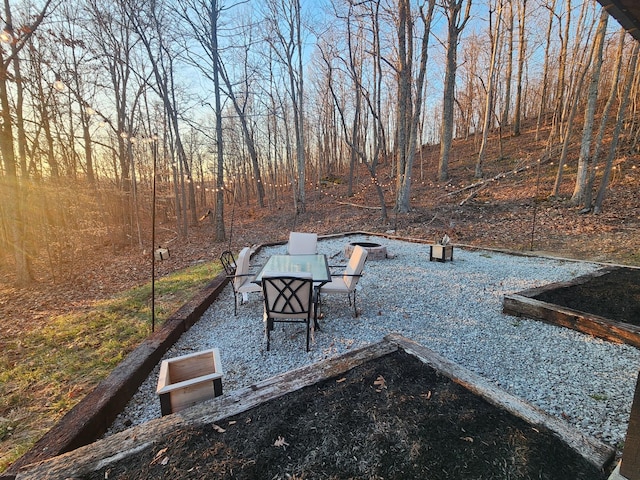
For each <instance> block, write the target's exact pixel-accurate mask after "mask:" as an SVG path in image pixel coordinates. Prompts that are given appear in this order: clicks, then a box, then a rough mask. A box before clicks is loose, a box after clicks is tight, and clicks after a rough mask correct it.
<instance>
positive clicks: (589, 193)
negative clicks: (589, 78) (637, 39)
mask: <svg viewBox="0 0 640 480" xmlns="http://www.w3.org/2000/svg"><path fill="white" fill-rule="evenodd" d="M626 36H627V32H626V31H625V29H624V28H622V29H620V34H619V38H620V40H619V43H618V52H617V55H616V65H615V67H614V74H613V79H612V81H611V89H610V91H609V98H607V103H606V104H605V106H604V109H603V111H602V115H601V118H600V128H599V129H598V135H597V136H596V140H595V143H594V146H593V155H591V162H590V165H589V182H588V185H587V188H586V191H585V199H584V204H585V208H589V209H591V203H592V201H593V186H594V184H595V181H596V165H597V163H598V160H599V159H600V150H601V149H602V140H603V138H604V134H605V131H606V128H607V124H608V122H609V112H611V108H612V107H613V104H614V102H615V100H616V96H617V93H618V85H619V83H620V71H621V70H622V59H623V57H624V56H623V52H624V41H625V37H626Z"/></svg>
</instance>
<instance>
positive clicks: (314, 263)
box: [253, 255, 331, 284]
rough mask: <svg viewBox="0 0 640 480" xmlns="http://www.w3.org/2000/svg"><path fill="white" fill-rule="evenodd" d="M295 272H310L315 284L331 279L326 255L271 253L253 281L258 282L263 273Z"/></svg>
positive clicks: (288, 273) (280, 273)
mask: <svg viewBox="0 0 640 480" xmlns="http://www.w3.org/2000/svg"><path fill="white" fill-rule="evenodd" d="M295 273H310V274H311V278H312V279H313V283H316V284H323V283H327V282H330V281H331V272H330V271H329V264H328V263H327V257H326V255H272V256H271V257H270V258H269V260H267V263H265V264H264V266H263V267H262V269H261V270H260V272H258V275H256V278H255V279H254V280H253V281H254V282H255V283H258V284H259V283H260V282H261V281H262V276H263V275H265V274H268V275H290V274H295Z"/></svg>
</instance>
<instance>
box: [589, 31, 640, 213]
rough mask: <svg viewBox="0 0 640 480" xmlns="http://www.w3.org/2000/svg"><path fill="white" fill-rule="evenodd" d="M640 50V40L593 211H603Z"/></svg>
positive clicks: (627, 80) (629, 69) (630, 66)
mask: <svg viewBox="0 0 640 480" xmlns="http://www.w3.org/2000/svg"><path fill="white" fill-rule="evenodd" d="M639 51H640V42H635V43H634V45H633V51H632V52H631V59H630V61H629V67H628V68H627V78H626V80H625V83H624V89H623V91H622V93H621V98H620V106H619V107H618V116H617V118H616V124H615V127H614V129H613V134H612V135H611V145H609V154H608V156H607V161H606V163H605V167H604V173H603V174H602V180H601V181H600V187H599V188H598V195H597V196H596V201H595V203H594V205H593V213H595V214H599V213H602V204H603V203H604V198H605V195H606V193H607V188H608V187H609V178H610V177H611V169H612V167H613V160H614V158H615V153H616V149H617V147H618V140H619V138H620V132H621V131H622V125H623V124H624V119H625V114H626V110H627V105H628V104H629V92H630V91H631V86H632V85H633V82H634V79H635V76H636V75H637V71H636V67H637V65H638V52H639Z"/></svg>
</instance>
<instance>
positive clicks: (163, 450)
mask: <svg viewBox="0 0 640 480" xmlns="http://www.w3.org/2000/svg"><path fill="white" fill-rule="evenodd" d="M165 453H167V448H166V447H165V448H162V449H160V450H158V453H156V456H155V457H153V460H151V463H150V464H149V465H155V464H156V463H158V461H159V460H160V457H162V456H163V455H164V454H165ZM168 462H169V457H164V458H163V459H162V462H160V465H166V464H167V463H168Z"/></svg>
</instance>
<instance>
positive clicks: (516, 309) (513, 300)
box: [502, 294, 640, 348]
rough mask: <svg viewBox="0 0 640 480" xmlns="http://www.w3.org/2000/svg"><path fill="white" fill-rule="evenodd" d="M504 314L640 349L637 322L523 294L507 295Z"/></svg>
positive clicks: (639, 332)
mask: <svg viewBox="0 0 640 480" xmlns="http://www.w3.org/2000/svg"><path fill="white" fill-rule="evenodd" d="M502 313H505V314H507V315H514V316H518V317H526V318H532V319H534V320H541V321H543V322H546V323H549V324H551V325H557V326H561V327H566V328H570V329H572V330H576V331H578V332H581V333H585V334H587V335H592V336H594V337H598V338H602V339H604V340H608V341H610V342H615V343H625V344H627V345H631V346H633V347H636V348H640V328H638V327H637V326H635V325H632V324H629V323H623V322H618V321H616V320H611V319H608V318H604V317H601V316H599V315H595V314H591V313H585V312H581V311H579V310H573V309H571V308H566V307H562V306H560V305H555V304H551V303H547V302H543V301H542V300H537V299H535V298H530V297H528V296H524V295H521V294H507V295H505V296H504V299H503V302H502Z"/></svg>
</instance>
